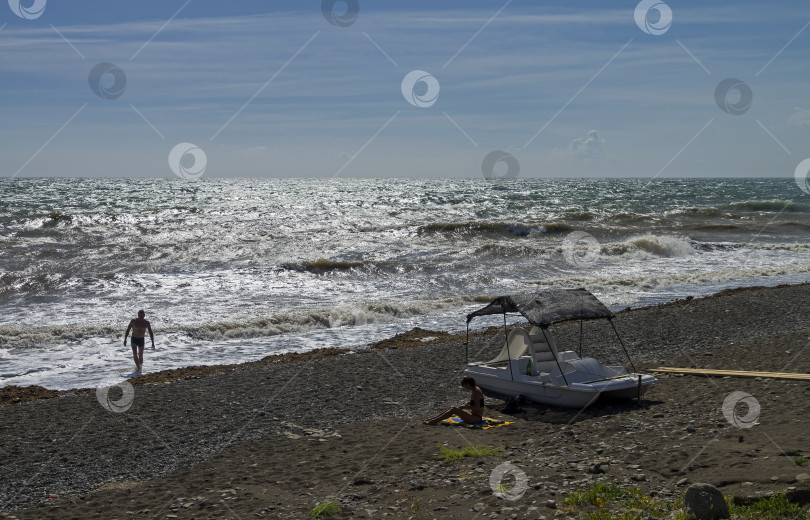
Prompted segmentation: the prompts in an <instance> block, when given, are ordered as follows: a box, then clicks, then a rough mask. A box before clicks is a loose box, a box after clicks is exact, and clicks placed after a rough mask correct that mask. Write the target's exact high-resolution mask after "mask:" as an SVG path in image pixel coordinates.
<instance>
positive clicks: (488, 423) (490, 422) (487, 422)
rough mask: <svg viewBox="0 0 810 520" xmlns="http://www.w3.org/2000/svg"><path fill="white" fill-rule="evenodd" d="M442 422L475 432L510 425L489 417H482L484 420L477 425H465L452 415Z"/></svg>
mask: <svg viewBox="0 0 810 520" xmlns="http://www.w3.org/2000/svg"><path fill="white" fill-rule="evenodd" d="M442 422H443V423H444V424H460V425H461V426H464V427H466V428H474V429H476V430H488V429H489V428H497V427H498V426H506V425H507V424H512V423H511V422H507V421H499V420H497V419H493V418H491V417H484V419H483V420H482V421H481V422H480V423H477V424H467V423H465V422H464V421H463V420H462V419H461V418H460V417H458V416H456V415H454V416H453V417H449V418H447V419H445V420H443V421H442Z"/></svg>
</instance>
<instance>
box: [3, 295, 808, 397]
mask: <svg viewBox="0 0 810 520" xmlns="http://www.w3.org/2000/svg"><path fill="white" fill-rule="evenodd" d="M805 286H810V283H800V284H781V285H775V286H750V287H738V288H733V289H723V290H722V291H719V292H716V293H712V294H709V295H705V296H698V297H693V296H687V297H686V298H680V299H676V300H672V301H668V302H663V303H657V304H653V305H648V306H644V307H626V308H624V309H622V310H619V311H616V312H615V313H614V314H615V315H616V316H620V315H622V314H624V313H633V312H639V311H646V310H650V309H665V308H669V307H679V306H683V305H686V304H689V303H690V302H700V301H710V300H713V299H716V298H723V297H727V296H731V295H735V294H745V293H749V292H752V291H761V290H776V289H783V288H788V287H805ZM516 316H517V315H515V316H513V317H516ZM502 330H503V328H502V326H498V325H494V326H489V327H485V328H483V329H480V330H476V331H471V332H470V338H471V339H472V338H474V337H478V336H490V335H494V334H497V333H499V332H500V331H502ZM431 338H434V339H431ZM425 339H427V341H425ZM464 339H465V333H464V332H460V333H449V332H444V331H434V330H428V329H422V328H419V327H415V328H413V329H411V330H409V331H406V332H403V333H400V334H396V335H394V336H392V337H390V338H387V339H383V340H380V341H377V342H375V343H372V344H370V345H367V346H366V347H365V348H360V349H355V350H352V349H342V348H337V347H326V348H318V349H314V350H310V351H307V352H301V353H297V352H288V353H284V354H271V355H268V356H265V357H263V358H261V359H258V360H254V361H246V362H242V363H232V364H221V365H191V366H187V367H180V368H174V369H168V370H160V371H157V372H153V373H149V374H145V375H143V376H138V377H133V378H129V379H127V381H128V382H129V383H130V384H132V385H147V384H154V383H163V382H170V381H178V380H182V379H194V378H200V377H207V376H211V375H216V374H223V373H226V372H230V371H233V370H252V369H256V368H260V367H265V366H272V365H277V364H286V363H303V362H307V361H311V360H316V359H322V358H326V357H333V356H345V355H349V354H367V353H372V352H374V351H375V350H380V349H403V348H413V347H419V346H426V345H434V344H440V343H445V342H458V341H463V340H464ZM95 391H96V389H95V388H71V389H67V390H54V389H49V388H46V387H43V386H39V385H28V386H17V385H7V386H3V387H0V406H4V405H8V404H19V403H25V402H30V401H38V400H42V399H53V398H57V397H63V396H66V395H67V396H70V395H76V394H86V393H90V392H95Z"/></svg>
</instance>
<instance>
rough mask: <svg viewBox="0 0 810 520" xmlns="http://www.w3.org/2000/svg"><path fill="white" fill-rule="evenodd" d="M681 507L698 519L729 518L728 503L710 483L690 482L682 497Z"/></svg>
mask: <svg viewBox="0 0 810 520" xmlns="http://www.w3.org/2000/svg"><path fill="white" fill-rule="evenodd" d="M683 509H684V511H686V514H687V515H690V516H691V517H693V518H697V519H698V520H714V519H715V518H729V513H728V504H726V501H725V500H724V499H723V494H722V493H721V492H720V490H719V489H717V488H716V487H714V486H712V485H711V484H699V483H698V484H692V485H691V486H689V489H687V490H686V494H685V495H684V497H683Z"/></svg>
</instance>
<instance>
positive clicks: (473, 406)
mask: <svg viewBox="0 0 810 520" xmlns="http://www.w3.org/2000/svg"><path fill="white" fill-rule="evenodd" d="M461 388H463V389H464V390H467V391H468V392H470V401H469V402H467V403H464V404H463V405H461V406H451V407H450V408H448V409H447V410H445V411H443V412H442V413H440V414H438V415H436V416H433V417H431V418H430V419H426V420H425V421H424V423H425V424H428V425H430V426H433V425H434V424H437V423H439V422H441V421H443V420H445V419H447V418H448V417H452V416H454V415H458V416H459V418H461V420H463V421H464V422H465V423H467V424H478V423H480V422H481V421H483V420H484V392H482V391H481V389H480V388H478V386H477V385H476V384H475V379H474V378H472V377H470V376H467V377H465V378H464V379H462V380H461Z"/></svg>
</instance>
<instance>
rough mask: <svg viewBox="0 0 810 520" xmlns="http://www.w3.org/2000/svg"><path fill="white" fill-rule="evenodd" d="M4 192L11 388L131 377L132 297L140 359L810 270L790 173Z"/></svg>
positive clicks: (2, 288)
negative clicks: (507, 300) (536, 300)
mask: <svg viewBox="0 0 810 520" xmlns="http://www.w3.org/2000/svg"><path fill="white" fill-rule="evenodd" d="M0 201H2V204H0V385H2V386H6V385H41V386H44V387H46V388H52V389H69V388H76V387H87V388H93V387H95V386H97V385H98V384H99V382H100V381H108V380H109V379H110V378H111V377H116V376H118V375H120V374H122V373H125V372H127V371H128V370H129V369H130V367H132V365H133V361H132V357H131V350H130V347H129V346H124V342H123V334H124V330H125V329H126V326H127V324H128V323H129V320H130V319H132V318H134V317H135V316H136V314H137V311H138V310H139V309H144V310H145V312H146V318H147V319H148V320H150V321H151V323H152V328H153V330H154V333H155V345H156V347H157V348H156V350H155V351H151V350H149V349H148V346H149V341H148V339H147V351H146V353H145V366H144V371H145V372H146V373H149V372H155V371H159V370H163V369H169V368H178V367H184V366H190V365H209V364H223V363H240V362H244V361H249V360H256V359H260V358H262V357H265V356H267V355H270V354H278V353H285V352H304V351H308V350H311V349H316V348H321V347H339V348H345V349H358V348H363V347H364V346H365V345H368V344H369V343H371V342H374V341H377V340H381V339H384V338H387V337H391V336H393V335H395V334H397V333H400V332H404V331H407V330H410V329H412V328H414V327H422V328H426V329H432V330H443V331H462V330H464V328H465V318H464V317H465V315H466V314H467V313H468V312H470V311H471V310H473V309H475V308H478V307H481V306H483V305H484V304H486V303H487V302H488V301H490V299H492V298H494V297H496V296H499V295H503V294H512V293H516V292H526V291H535V290H540V289H544V288H550V287H555V288H576V287H585V288H587V289H589V290H590V291H591V292H593V293H594V294H595V295H596V296H597V297H599V298H600V299H601V300H602V301H604V302H605V303H606V304H607V305H608V306H610V307H611V308H613V309H622V308H626V307H638V306H645V305H650V304H655V303H661V302H666V301H670V300H673V299H678V298H683V297H686V296H701V295H707V294H711V293H715V292H717V291H720V290H723V289H727V288H734V287H745V286H755V285H764V286H772V285H778V284H784V283H802V282H808V281H810V240H809V239H810V195H806V194H805V193H804V192H803V191H802V190H800V189H799V187H798V186H797V184H796V183H795V182H794V180H793V179H792V178H791V179H726V178H722V179H721V178H718V179H658V180H652V181H651V180H648V179H520V178H518V179H492V180H487V179H483V178H482V179H433V180H430V179H420V180H414V179H201V180H198V181H186V180H182V179H156V178H147V179H67V178H64V179H58V178H57V179H53V178H48V179H30V178H28V179H3V180H0ZM496 323H498V320H494V321H493V322H492V323H489V322H488V321H487V320H486V319H482V320H480V323H477V322H473V325H474V326H476V327H482V326H486V325H493V324H496Z"/></svg>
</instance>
